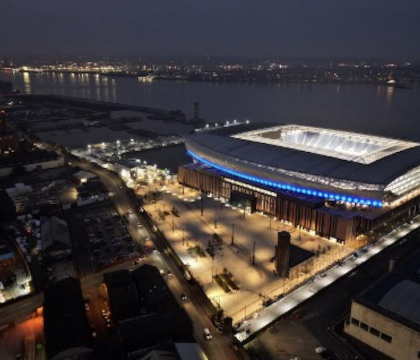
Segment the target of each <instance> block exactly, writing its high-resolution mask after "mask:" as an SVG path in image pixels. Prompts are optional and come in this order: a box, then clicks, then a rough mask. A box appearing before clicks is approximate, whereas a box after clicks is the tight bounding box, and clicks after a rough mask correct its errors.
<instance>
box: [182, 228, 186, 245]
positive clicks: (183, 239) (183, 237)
mask: <svg viewBox="0 0 420 360" xmlns="http://www.w3.org/2000/svg"><path fill="white" fill-rule="evenodd" d="M184 242H185V226H183V227H182V246H184Z"/></svg>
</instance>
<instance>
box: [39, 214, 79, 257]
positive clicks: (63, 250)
mask: <svg viewBox="0 0 420 360" xmlns="http://www.w3.org/2000/svg"><path fill="white" fill-rule="evenodd" d="M41 239H42V249H43V251H44V254H46V255H48V256H50V257H52V258H55V259H63V258H66V257H68V256H69V255H70V254H71V252H72V247H71V240H70V234H69V229H68V226H67V223H66V222H65V221H64V220H62V219H59V218H58V217H56V216H53V217H51V218H50V219H48V220H47V221H46V222H44V223H43V224H42V225H41Z"/></svg>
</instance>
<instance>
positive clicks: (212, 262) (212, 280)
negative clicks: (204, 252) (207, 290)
mask: <svg viewBox="0 0 420 360" xmlns="http://www.w3.org/2000/svg"><path fill="white" fill-rule="evenodd" d="M213 259H214V255H213V256H212V257H211V283H212V284H213Z"/></svg>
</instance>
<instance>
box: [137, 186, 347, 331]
mask: <svg viewBox="0 0 420 360" xmlns="http://www.w3.org/2000/svg"><path fill="white" fill-rule="evenodd" d="M202 204H203V205H202ZM145 209H146V211H147V212H149V213H150V214H151V215H152V218H153V220H154V221H155V224H156V226H158V227H159V229H160V230H161V231H162V232H163V233H164V235H165V237H166V238H167V239H168V240H169V242H170V243H171V245H172V247H173V248H174V250H175V251H176V252H177V254H178V255H179V257H180V258H181V259H182V261H183V262H184V264H186V265H187V267H188V268H189V270H190V272H191V273H192V274H193V276H194V277H195V278H196V279H197V280H198V281H199V283H200V284H201V285H202V287H203V288H204V290H205V292H206V294H207V296H208V297H209V298H210V299H212V300H213V302H214V305H215V306H216V307H217V306H220V307H221V308H222V309H223V310H224V312H225V315H229V316H231V317H232V318H233V321H234V323H237V322H240V321H242V320H243V319H244V318H247V317H249V316H250V315H251V314H253V316H258V311H260V310H261V309H262V306H263V301H264V300H265V301H267V300H268V299H273V300H275V299H276V298H277V297H278V296H279V295H281V294H282V293H284V292H288V291H290V290H291V289H293V288H294V287H296V286H298V284H300V283H302V282H304V281H306V280H307V279H309V278H310V277H312V276H314V275H315V274H316V273H317V272H320V271H322V270H323V269H324V268H326V267H328V266H329V265H331V264H333V263H334V262H336V261H338V260H339V259H340V258H342V257H345V256H347V255H348V254H350V253H351V252H353V251H354V249H352V248H351V247H349V246H342V245H339V244H337V243H336V242H333V241H330V240H327V239H324V238H320V237H318V236H315V235H313V234H311V233H309V232H306V231H303V230H301V231H300V230H298V229H296V228H294V227H292V226H291V225H289V224H286V223H283V222H280V221H276V220H274V219H270V218H269V217H268V216H264V215H261V214H259V213H255V214H248V213H246V214H244V212H243V211H242V210H241V209H235V208H232V207H230V206H229V205H227V204H224V203H223V202H221V201H219V200H218V199H213V198H205V199H204V200H203V202H202V201H201V199H200V195H199V193H198V192H197V191H195V190H192V189H188V188H183V187H182V186H180V185H178V184H173V185H169V186H167V187H166V188H165V190H164V192H163V193H162V197H161V199H160V200H158V201H157V202H156V203H153V204H149V205H145ZM172 210H175V211H172ZM282 230H285V231H288V232H290V233H291V236H292V244H293V245H296V246H298V247H300V248H303V249H305V250H307V251H310V252H312V253H314V257H313V258H312V260H309V261H308V262H307V263H306V265H305V264H302V265H301V266H297V267H296V268H294V269H292V271H291V277H290V278H289V279H287V280H286V281H283V280H282V279H279V277H278V276H277V275H275V273H274V263H273V262H271V259H272V258H273V257H274V249H275V245H276V244H277V232H278V231H282ZM213 234H217V235H218V236H219V239H221V241H213V240H212V239H213ZM232 236H233V237H234V241H233V245H232ZM254 244H255V245H254ZM197 245H198V246H199V247H200V248H201V249H203V250H204V249H207V248H209V247H210V248H212V249H213V252H214V257H213V258H212V257H211V256H210V254H209V253H208V252H207V251H204V252H203V253H204V254H205V256H200V255H197V252H196V251H194V248H196V246H197ZM254 246H255V252H254V255H253V249H254ZM253 257H254V264H252V260H253ZM224 272H227V273H231V274H232V280H233V281H234V282H235V283H236V285H238V287H239V290H237V291H230V292H228V293H226V292H225V291H224V290H223V289H222V288H221V287H220V286H219V285H218V284H217V282H216V281H215V279H214V278H213V276H214V275H216V274H220V273H224Z"/></svg>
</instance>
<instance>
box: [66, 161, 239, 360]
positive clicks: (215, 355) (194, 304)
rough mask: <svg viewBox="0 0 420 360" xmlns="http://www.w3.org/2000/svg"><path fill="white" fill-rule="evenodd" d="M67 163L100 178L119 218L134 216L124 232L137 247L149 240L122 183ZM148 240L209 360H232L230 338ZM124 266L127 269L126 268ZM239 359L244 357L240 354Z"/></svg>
mask: <svg viewBox="0 0 420 360" xmlns="http://www.w3.org/2000/svg"><path fill="white" fill-rule="evenodd" d="M69 159H70V160H71V162H72V164H73V165H75V166H78V167H80V168H81V169H83V170H85V171H89V172H92V173H95V174H96V175H97V176H99V178H100V179H101V181H102V182H103V183H104V184H105V186H106V187H107V189H108V191H109V192H110V193H112V196H110V198H111V201H112V202H113V204H114V206H115V208H116V209H117V211H118V212H119V214H120V215H124V214H127V212H128V211H129V210H132V211H133V213H132V214H130V215H129V216H128V217H129V226H127V229H128V231H129V232H130V234H131V236H132V238H133V240H134V241H135V242H136V243H137V244H139V245H140V244H141V240H143V239H144V238H145V237H147V236H150V234H148V233H147V232H146V230H145V228H144V227H142V228H141V229H138V227H137V224H138V223H139V218H138V216H137V214H136V209H134V208H133V204H132V201H131V200H130V199H129V197H128V196H127V192H126V190H127V188H126V187H125V184H124V182H123V181H122V180H121V178H120V177H119V176H118V175H117V174H115V173H114V172H111V171H109V170H106V169H103V168H101V167H99V166H97V165H93V164H91V163H89V162H87V161H83V160H79V159H77V158H75V157H69ZM151 238H152V239H153V240H154V241H155V245H156V247H157V249H158V250H159V251H160V254H159V253H156V254H152V255H151V258H152V259H153V260H154V263H155V265H157V266H158V267H160V268H161V269H164V270H167V269H170V271H171V272H172V274H173V275H174V276H167V277H168V278H167V282H168V285H169V287H170V288H171V290H172V292H173V293H174V295H175V296H176V297H177V300H178V301H180V302H181V300H180V299H181V294H182V293H185V294H186V295H187V297H188V300H187V301H184V302H183V305H184V308H185V310H186V311H187V312H188V314H189V316H190V317H191V319H192V321H193V322H194V335H195V339H196V341H197V342H198V343H199V344H200V346H201V347H202V348H203V349H204V350H205V352H206V355H207V356H208V358H209V359H211V360H219V359H220V360H224V359H226V360H231V359H232V358H234V355H233V354H232V350H231V347H230V344H231V341H230V338H229V336H227V335H220V334H219V333H218V332H217V330H215V329H214V327H213V326H212V323H211V321H210V319H209V316H208V315H210V314H207V313H206V312H205V309H204V306H205V305H204V303H203V301H202V300H200V298H199V297H198V296H197V292H196V289H194V288H193V287H192V286H190V285H189V284H188V283H187V282H186V280H185V278H184V275H183V274H182V273H181V271H180V270H179V268H178V266H177V265H176V264H174V263H173V262H172V259H171V258H170V256H169V255H167V254H166V253H165V252H164V251H163V249H164V244H160V243H159V242H158V241H157V239H156V238H155V237H154V236H153V235H151ZM159 264H161V266H159ZM123 266H124V265H123ZM125 266H126V267H127V264H126V265H125ZM116 268H118V266H117V267H115V268H113V270H114V269H116ZM101 282H102V275H100V274H97V275H92V276H88V277H85V278H83V279H82V287H83V289H84V290H85V291H87V290H88V289H92V288H94V287H95V286H98V285H99V284H100V283H101ZM204 328H209V329H210V330H211V333H212V335H213V339H212V340H206V339H204V336H203V329H204ZM242 356H243V357H244V356H247V354H242Z"/></svg>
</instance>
